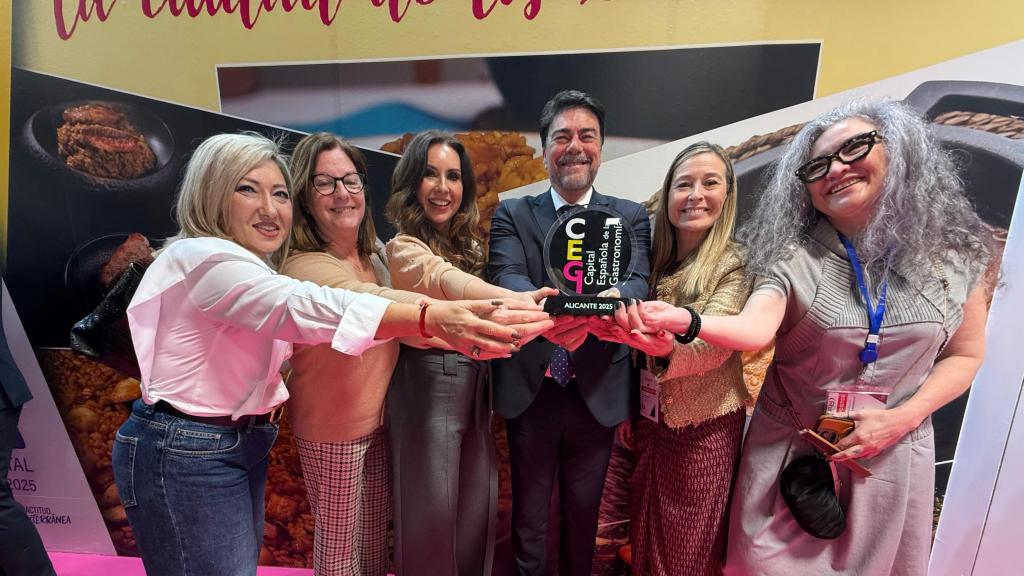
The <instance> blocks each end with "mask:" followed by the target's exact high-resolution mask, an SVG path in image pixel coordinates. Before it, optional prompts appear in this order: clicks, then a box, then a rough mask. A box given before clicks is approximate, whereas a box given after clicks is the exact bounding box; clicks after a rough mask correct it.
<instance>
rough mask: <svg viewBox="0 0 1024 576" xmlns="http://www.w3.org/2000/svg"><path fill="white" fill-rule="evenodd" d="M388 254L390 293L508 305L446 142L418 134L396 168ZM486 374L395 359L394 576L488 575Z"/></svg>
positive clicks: (468, 361)
mask: <svg viewBox="0 0 1024 576" xmlns="http://www.w3.org/2000/svg"><path fill="white" fill-rule="evenodd" d="M387 214H388V218H390V219H391V221H392V222H394V223H395V225H396V226H397V228H398V231H399V234H398V235H397V236H395V238H394V239H392V240H391V241H390V242H389V243H388V247H387V252H388V263H389V266H390V271H391V277H392V280H393V282H394V286H395V287H396V288H402V289H404V290H412V291H415V292H419V293H421V294H424V295H426V296H430V297H432V298H437V299H439V300H454V299H467V298H468V299H478V298H512V299H520V300H523V301H525V302H534V301H536V300H538V299H540V298H542V297H543V296H545V295H548V294H551V293H554V291H553V290H552V289H549V288H544V289H540V290H536V291H534V292H529V293H517V292H512V291H510V290H506V289H505V288H500V287H498V286H494V285H491V284H488V283H487V282H485V281H484V280H483V279H481V275H482V273H483V269H484V264H485V255H486V254H487V250H486V247H485V246H484V243H483V241H482V239H481V238H480V237H479V236H478V235H477V233H476V232H475V231H474V230H475V228H476V225H477V221H478V220H479V218H480V215H479V212H478V211H477V208H476V183H475V181H474V178H473V168H472V165H471V164H470V161H469V156H468V155H467V154H466V151H465V149H464V148H463V146H462V143H460V142H459V141H458V140H456V139H455V138H453V137H452V136H451V135H448V134H445V133H442V132H436V131H431V132H424V133H421V134H418V135H417V136H416V137H415V138H413V139H412V141H411V142H410V143H409V146H408V148H406V151H405V154H404V155H403V156H402V159H401V160H400V161H399V163H398V166H397V167H395V174H394V177H393V178H392V186H391V197H390V199H389V200H388V205H387ZM488 384H489V367H488V365H487V363H486V362H483V361H481V360H480V358H479V356H476V357H472V358H471V357H467V356H463V355H462V354H459V353H457V352H448V351H444V350H417V349H415V348H410V347H408V346H406V347H403V348H402V353H401V357H400V358H399V361H398V366H397V367H396V369H395V377H394V380H393V381H392V383H391V389H390V391H389V392H388V399H387V411H386V417H387V435H388V444H389V446H390V454H391V458H392V467H393V471H394V474H393V478H394V490H395V565H396V569H397V572H398V574H399V575H401V576H412V575H417V574H424V575H430V576H456V575H459V574H461V575H463V576H468V575H473V576H477V575H486V574H490V572H491V560H492V554H493V550H494V531H495V521H496V515H497V498H498V494H497V468H496V461H495V449H494V438H493V437H492V435H491V427H490V413H491V410H490V407H489V398H488V396H489V394H488Z"/></svg>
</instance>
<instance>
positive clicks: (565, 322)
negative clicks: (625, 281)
mask: <svg viewBox="0 0 1024 576" xmlns="http://www.w3.org/2000/svg"><path fill="white" fill-rule="evenodd" d="M557 293H558V292H557V291H555V292H554V293H553V294H547V296H553V295H555V294H557ZM598 296H600V297H603V298H618V297H619V289H618V288H609V289H608V290H605V291H604V292H601V293H600V294H598ZM590 328H591V322H590V321H589V320H588V319H587V317H586V316H557V317H555V324H554V326H553V327H552V328H551V329H550V330H548V331H547V333H545V334H544V337H545V338H547V339H548V340H550V341H551V342H553V343H555V344H557V345H559V346H561V347H562V348H565V349H566V350H569V351H570V352H571V351H573V350H575V349H577V348H579V347H580V345H581V344H583V342H584V341H585V340H586V339H587V334H589V333H590ZM598 337H599V338H600V336H598Z"/></svg>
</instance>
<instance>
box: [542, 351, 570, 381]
mask: <svg viewBox="0 0 1024 576" xmlns="http://www.w3.org/2000/svg"><path fill="white" fill-rule="evenodd" d="M548 368H549V369H550V370H551V377H552V378H553V379H554V380H555V382H557V383H558V385H559V386H565V385H566V384H568V383H569V379H571V378H572V362H571V361H570V360H569V351H568V350H566V349H565V348H562V347H561V346H555V351H554V352H552V353H551V364H550V365H549V366H548Z"/></svg>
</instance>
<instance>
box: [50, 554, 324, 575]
mask: <svg viewBox="0 0 1024 576" xmlns="http://www.w3.org/2000/svg"><path fill="white" fill-rule="evenodd" d="M50 560H51V561H52V562H53V569H54V570H55V571H56V572H57V576H96V574H109V575H110V576H145V575H146V571H145V570H143V569H142V560H139V559H138V558H127V557H123V556H94V555H91V554H70V553H67V552H50ZM257 574H258V575H259V576H311V575H312V574H313V571H312V570H306V569H300V568H274V567H270V566H261V567H260V569H259V571H258V572H257Z"/></svg>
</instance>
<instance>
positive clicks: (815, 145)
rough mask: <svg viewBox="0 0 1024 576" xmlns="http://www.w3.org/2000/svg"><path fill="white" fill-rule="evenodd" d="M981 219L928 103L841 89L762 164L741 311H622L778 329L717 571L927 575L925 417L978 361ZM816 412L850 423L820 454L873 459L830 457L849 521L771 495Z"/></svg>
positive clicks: (800, 451)
mask: <svg viewBox="0 0 1024 576" xmlns="http://www.w3.org/2000/svg"><path fill="white" fill-rule="evenodd" d="M983 234H984V224H983V223H982V221H981V220H980V219H979V217H978V216H977V214H976V213H975V212H974V210H973V209H972V207H971V205H970V202H969V201H968V200H967V198H966V197H965V195H964V190H963V185H962V183H961V181H960V179H959V178H958V177H957V174H956V167H955V164H954V162H953V161H952V159H951V157H950V155H949V154H948V153H947V152H945V151H943V150H942V148H941V147H940V145H939V143H938V141H937V140H936V138H935V137H934V135H933V134H932V132H931V130H930V129H929V127H928V124H927V123H926V122H925V121H924V119H923V118H921V116H920V115H919V114H918V113H917V112H915V111H913V110H912V109H910V108H908V107H906V106H905V105H903V104H899V103H894V102H887V101H857V102H852V103H849V104H846V105H844V106H842V107H840V108H838V109H836V110H833V111H831V112H829V113H827V114H824V115H823V116H821V117H819V118H817V119H815V120H813V121H812V122H810V123H808V124H807V125H806V126H804V128H803V129H802V130H801V131H800V133H799V134H798V135H797V136H796V138H795V139H794V140H793V142H792V143H791V144H790V145H789V147H788V149H787V150H786V152H785V154H784V155H783V157H782V158H781V160H780V161H779V162H778V164H777V165H776V166H775V167H774V168H773V170H772V172H771V174H770V178H769V180H768V185H767V189H766V190H765V191H764V193H763V195H762V196H761V198H760V200H759V203H758V209H757V210H756V211H755V214H754V216H753V218H752V220H751V221H750V222H749V223H748V225H747V226H746V227H745V228H744V230H743V232H742V234H741V237H742V238H743V239H744V240H745V242H746V245H747V249H748V266H749V269H750V271H751V272H752V273H753V274H755V275H756V277H757V279H756V281H755V288H754V291H753V293H752V294H751V296H750V298H749V299H748V300H747V303H746V305H745V306H744V308H743V310H742V312H740V314H738V315H736V316H719V317H714V316H703V317H701V316H698V315H697V314H696V313H695V312H693V311H691V310H686V309H682V308H676V307H673V306H670V305H668V304H666V303H663V302H647V303H644V304H643V305H641V306H640V310H637V311H632V310H630V311H629V312H631V313H632V314H629V315H627V314H626V313H625V311H623V312H620V314H619V316H620V318H619V320H620V322H623V323H629V322H630V319H632V326H634V327H640V328H641V329H644V330H657V329H668V330H672V331H674V332H677V333H678V332H683V333H686V334H687V337H691V338H692V337H694V336H696V335H697V334H699V336H700V338H701V339H702V340H704V341H706V342H708V343H710V344H712V345H717V346H722V347H726V348H732V349H736V350H757V349H759V348H760V347H762V346H764V345H765V344H766V343H768V342H769V341H770V340H771V339H772V338H773V337H774V338H775V339H776V353H775V360H774V362H773V364H772V366H771V367H770V368H769V371H768V376H767V379H766V380H765V383H764V387H763V389H762V391H761V396H760V398H759V400H758V405H757V409H756V411H755V413H754V416H753V420H752V421H751V424H750V430H749V433H748V435H747V439H746V443H745V445H744V448H743V456H742V459H741V463H740V470H739V476H738V479H737V482H736V489H735V491H734V493H733V496H734V500H733V503H732V509H731V518H730V529H729V543H728V547H729V550H728V561H727V566H726V570H725V572H726V573H727V574H748V573H758V574H825V573H828V574H908V575H909V574H925V573H926V571H927V566H928V553H929V549H930V545H931V525H932V500H933V497H934V490H933V486H934V464H935V448H934V438H933V434H932V426H931V418H930V416H931V414H932V413H933V412H935V410H937V409H938V408H940V407H941V406H943V405H945V404H946V403H947V402H949V401H951V400H953V399H954V398H956V397H957V396H959V395H960V394H962V393H963V392H964V391H965V390H966V389H967V387H968V386H970V383H971V380H972V379H973V378H974V375H975V373H976V372H977V370H978V368H979V366H980V365H981V361H982V357H983V353H984V347H985V343H984V328H985V318H986V308H985V292H986V289H987V283H986V282H985V281H984V279H983V272H984V270H985V265H986V261H987V260H988V254H989V249H988V246H987V242H986V240H985V236H984V235H983ZM633 312H635V313H633ZM844 402H848V403H849V404H848V405H847V406H846V407H845V408H844V406H843V403H844ZM851 406H852V407H851ZM822 416H832V417H835V418H846V419H848V421H849V422H848V423H849V424H852V425H853V429H852V432H849V433H848V435H846V436H845V437H844V436H842V434H841V433H837V434H835V435H834V436H833V437H832V439H833V440H835V441H836V445H837V446H838V449H839V452H838V453H837V454H835V455H834V456H832V457H831V458H830V460H831V463H845V464H848V465H849V464H851V462H847V461H849V460H856V461H857V462H859V463H860V464H862V465H864V466H866V467H868V468H869V469H870V471H871V473H872V475H871V476H870V477H868V478H865V477H861V476H859V475H854V474H852V473H851V471H850V469H848V467H847V466H838V467H836V466H832V470H833V475H834V476H837V479H838V480H839V483H837V484H836V485H837V486H838V487H839V489H838V492H836V493H835V496H836V497H837V502H838V505H839V506H841V507H842V509H843V510H844V512H845V529H844V528H843V524H842V522H837V523H836V524H834V525H833V526H832V527H831V528H832V530H829V531H820V530H818V529H816V528H815V527H814V526H812V525H813V520H814V519H813V518H811V519H809V518H808V517H807V516H805V515H803V514H802V512H801V510H800V508H799V506H794V505H793V504H792V493H787V494H785V495H783V494H780V478H785V477H787V472H792V468H789V469H788V468H787V466H789V465H790V464H791V463H793V462H794V461H795V460H798V459H801V458H803V457H806V456H808V455H812V454H813V453H814V448H812V446H811V445H810V444H809V443H807V442H804V441H803V440H802V439H801V437H800V435H799V434H798V429H799V428H810V429H812V430H814V429H816V428H817V430H818V431H819V432H821V433H822V434H826V433H828V430H827V428H828V426H827V425H822V423H821V422H822V420H821V417H822ZM837 422H839V423H843V420H838V421H837ZM811 461H813V457H812V458H811ZM824 469H825V470H826V476H827V475H828V473H827V470H828V467H827V466H825V467H824ZM783 485H784V486H786V482H783ZM833 486H834V485H833V483H832V482H831V481H829V482H828V490H827V491H828V492H829V493H830V495H831V494H832V493H833V492H834V488H833ZM787 500H789V504H787ZM834 501H835V500H834ZM813 511H814V512H817V511H820V508H816V509H814V510H813ZM802 528H803V529H802ZM818 528H820V526H818ZM812 533H813V534H815V535H812ZM826 538H827V539H826Z"/></svg>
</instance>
